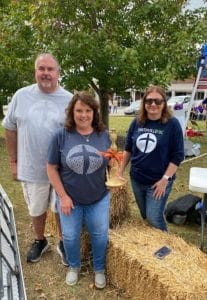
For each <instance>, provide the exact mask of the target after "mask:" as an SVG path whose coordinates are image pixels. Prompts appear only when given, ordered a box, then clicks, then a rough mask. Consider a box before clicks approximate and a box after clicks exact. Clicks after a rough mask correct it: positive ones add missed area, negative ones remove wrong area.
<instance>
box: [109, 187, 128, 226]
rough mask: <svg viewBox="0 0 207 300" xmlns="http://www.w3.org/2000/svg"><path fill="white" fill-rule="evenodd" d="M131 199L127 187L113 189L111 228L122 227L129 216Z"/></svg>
mask: <svg viewBox="0 0 207 300" xmlns="http://www.w3.org/2000/svg"><path fill="white" fill-rule="evenodd" d="M129 199H130V196H129V193H128V189H127V186H123V187H119V188H112V189H111V205H110V228H115V227H116V226H118V225H121V224H122V223H123V222H124V220H126V218H127V217H128V216H129Z"/></svg>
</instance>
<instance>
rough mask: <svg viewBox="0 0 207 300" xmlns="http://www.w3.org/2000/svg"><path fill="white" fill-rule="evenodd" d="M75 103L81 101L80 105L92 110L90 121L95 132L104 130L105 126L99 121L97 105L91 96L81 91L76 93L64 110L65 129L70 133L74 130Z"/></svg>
mask: <svg viewBox="0 0 207 300" xmlns="http://www.w3.org/2000/svg"><path fill="white" fill-rule="evenodd" d="M77 101H81V102H82V103H84V104H86V105H88V106H89V107H90V108H91V109H92V110H93V121H92V127H93V129H94V130H95V131H96V132H98V133H99V132H101V131H103V130H104V129H105V126H104V124H103V122H102V120H101V117H100V113H99V103H98V101H97V100H96V99H95V98H94V96H93V95H91V94H90V93H88V92H85V91H82V92H78V93H76V94H75V95H74V96H73V98H72V99H71V101H70V102H69V104H68V107H67V108H66V110H65V112H66V119H65V128H66V129H67V130H68V131H70V132H72V131H74V130H75V128H76V124H75V121H74V107H75V104H76V102H77Z"/></svg>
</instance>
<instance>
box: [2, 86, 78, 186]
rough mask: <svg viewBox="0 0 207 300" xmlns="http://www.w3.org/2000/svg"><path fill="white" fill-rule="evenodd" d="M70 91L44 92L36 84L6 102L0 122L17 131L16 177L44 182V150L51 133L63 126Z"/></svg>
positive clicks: (46, 178)
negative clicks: (5, 109)
mask: <svg viewBox="0 0 207 300" xmlns="http://www.w3.org/2000/svg"><path fill="white" fill-rule="evenodd" d="M72 96H73V95H72V94H71V93H70V92H68V91H66V90H64V89H63V88H62V87H58V89H57V90H56V91H55V92H54V93H48V94H47V93H43V92H42V91H41V90H40V89H39V87H38V85H37V84H33V85H30V86H27V87H24V88H22V89H19V90H18V91H17V92H16V93H15V94H14V96H13V98H12V101H11V102H10V104H9V107H8V112H7V115H6V116H5V118H4V120H3V122H2V125H3V126H4V127H5V128H6V129H9V130H15V131H17V160H18V164H17V168H18V170H17V173H18V175H17V178H18V179H19V180H21V181H28V182H33V183H47V182H48V177H47V172H46V162H47V150H48V146H49V143H50V139H51V137H52V135H53V134H54V132H55V131H56V130H57V129H58V128H60V127H62V126H63V124H64V120H65V108H66V107H67V105H68V103H69V101H70V100H71V98H72Z"/></svg>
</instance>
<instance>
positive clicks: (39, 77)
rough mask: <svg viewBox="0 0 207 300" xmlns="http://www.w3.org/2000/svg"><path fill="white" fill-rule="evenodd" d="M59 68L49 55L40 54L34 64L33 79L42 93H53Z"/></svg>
mask: <svg viewBox="0 0 207 300" xmlns="http://www.w3.org/2000/svg"><path fill="white" fill-rule="evenodd" d="M58 78H59V69H58V65H57V62H56V61H55V60H54V59H53V58H52V57H51V56H49V55H48V56H42V57H41V56H40V57H39V59H38V60H37V61H36V65H35V79H36V82H37V84H38V86H39V88H40V89H41V90H42V91H43V92H44V93H53V92H54V91H55V90H56V89H57V84H58Z"/></svg>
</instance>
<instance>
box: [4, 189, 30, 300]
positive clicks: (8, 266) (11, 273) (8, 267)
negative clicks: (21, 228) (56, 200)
mask: <svg viewBox="0 0 207 300" xmlns="http://www.w3.org/2000/svg"><path fill="white" fill-rule="evenodd" d="M0 299H3V300H19V299H21V300H26V299H27V297H26V292H25V286H24V278H23V273H22V267H21V261H20V255H19V248H18V241H17V233H16V226H15V219H14V212H13V206H12V204H11V201H10V200H9V198H8V196H7V194H6V193H5V191H4V190H3V188H2V186H1V185H0Z"/></svg>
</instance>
